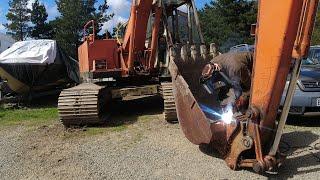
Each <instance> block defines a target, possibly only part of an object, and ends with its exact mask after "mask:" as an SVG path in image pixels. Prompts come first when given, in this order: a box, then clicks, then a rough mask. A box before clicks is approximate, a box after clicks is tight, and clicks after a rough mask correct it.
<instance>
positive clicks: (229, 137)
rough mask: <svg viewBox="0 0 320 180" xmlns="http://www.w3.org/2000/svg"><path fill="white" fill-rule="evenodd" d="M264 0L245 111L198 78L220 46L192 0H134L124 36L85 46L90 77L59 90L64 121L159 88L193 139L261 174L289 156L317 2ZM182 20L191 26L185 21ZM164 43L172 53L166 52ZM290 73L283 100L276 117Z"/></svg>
mask: <svg viewBox="0 0 320 180" xmlns="http://www.w3.org/2000/svg"><path fill="white" fill-rule="evenodd" d="M258 2H259V13H258V22H257V24H256V26H255V27H256V28H254V30H255V31H254V34H255V36H256V43H255V55H254V57H255V59H254V67H253V74H252V87H251V95H250V103H249V104H250V105H249V108H247V110H246V113H240V112H228V113H227V114H223V112H221V111H220V110H219V109H220V105H219V103H218V102H217V101H216V99H217V97H215V95H214V94H210V93H208V91H206V90H205V88H203V86H202V85H201V84H200V82H199V79H200V77H201V72H202V69H203V67H204V66H205V65H206V64H208V63H209V61H210V60H211V59H212V58H213V57H214V56H215V55H216V54H217V53H216V51H215V47H214V45H212V46H211V45H210V50H209V51H208V50H207V47H206V45H205V42H204V38H203V36H202V33H201V26H200V22H199V18H198V14H197V10H196V7H195V2H194V0H133V1H132V7H131V16H130V19H129V22H128V25H127V29H126V33H125V36H124V38H123V42H119V41H117V40H115V39H104V40H97V39H96V38H95V32H93V33H92V34H91V35H89V36H86V37H85V41H84V43H83V44H82V45H81V46H80V47H79V61H80V72H81V76H82V79H83V82H84V83H82V84H80V85H79V86H76V87H74V88H71V89H67V90H64V91H63V92H62V93H61V95H60V97H59V107H58V108H59V115H60V119H61V121H62V122H63V124H64V125H66V126H73V125H92V124H100V123H103V122H104V121H105V116H104V114H105V112H107V111H109V110H110V109H111V108H112V104H111V103H110V101H111V99H114V98H123V97H125V96H127V95H133V96H135V95H136V96H140V95H154V94H157V93H161V94H163V97H164V102H165V103H164V104H165V117H166V119H167V120H171V119H172V118H175V116H176V115H178V119H179V123H180V125H181V128H182V130H183V132H184V134H185V136H186V137H187V139H188V140H190V142H192V143H194V144H196V145H209V146H212V147H214V148H215V149H216V150H218V151H219V152H220V153H221V154H222V155H223V157H224V159H225V161H226V162H227V165H228V166H229V167H230V168H231V169H233V170H235V169H237V168H249V167H250V168H254V170H255V171H257V172H259V173H261V172H265V171H270V170H273V169H276V168H277V167H278V166H280V165H281V163H282V160H283V159H284V156H283V155H282V154H281V153H280V152H279V149H278V148H279V143H280V139H281V136H282V132H283V129H284V125H285V123H286V119H287V115H288V111H289V108H290V104H291V100H292V97H293V93H294V89H295V86H296V81H297V78H298V76H299V71H300V66H301V59H302V58H304V57H306V56H307V53H308V49H309V45H310V39H311V34H312V30H313V26H314V22H315V16H316V11H317V7H318V0H281V1H279V0H259V1H258ZM181 5H186V6H187V13H184V12H181V11H179V10H178V8H179V7H180V6H181ZM184 18H186V19H187V20H185V19H184ZM183 22H185V23H187V24H186V25H185V26H184V25H181V24H182V23H183ZM90 24H91V25H92V27H94V22H93V21H92V22H90V23H89V24H87V25H86V27H89V26H90ZM182 28H184V30H185V31H187V32H183V31H182ZM181 32H183V33H181ZM183 35H185V36H186V37H182V36H183ZM163 44H165V45H166V49H167V51H166V53H163V54H164V55H163V54H162V55H161V48H160V47H161V45H163ZM160 57H162V58H160ZM163 57H165V58H163ZM292 59H294V68H293V70H292V72H291V73H290V69H291V67H292V65H291V64H292V63H291V62H292ZM168 65H169V66H168ZM168 69H169V71H170V74H169V73H168ZM289 75H290V77H291V81H290V85H289V88H288V92H287V97H286V101H285V105H284V108H283V111H282V115H281V118H280V120H279V121H277V120H276V119H277V112H278V108H279V105H280V100H281V95H282V92H283V91H284V89H285V84H286V79H287V77H288V76H289ZM171 80H172V83H171ZM161 85H162V86H161ZM161 87H162V88H161ZM203 107H206V109H204V108H203ZM213 115H214V116H213Z"/></svg>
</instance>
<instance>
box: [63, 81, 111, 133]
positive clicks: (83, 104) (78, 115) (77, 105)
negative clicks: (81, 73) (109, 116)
mask: <svg viewBox="0 0 320 180" xmlns="http://www.w3.org/2000/svg"><path fill="white" fill-rule="evenodd" d="M103 90H104V87H101V86H98V85H96V84H92V83H84V84H80V85H78V86H76V87H73V88H70V89H66V90H64V91H62V92H61V94H60V96H59V100H58V110H59V117H60V121H61V122H62V124H63V125H64V126H65V127H72V126H90V125H98V124H103V123H104V120H103V118H102V117H101V114H102V113H101V112H102V111H101V108H102V106H103V103H104V100H105V99H104V98H102V97H104V94H103Z"/></svg>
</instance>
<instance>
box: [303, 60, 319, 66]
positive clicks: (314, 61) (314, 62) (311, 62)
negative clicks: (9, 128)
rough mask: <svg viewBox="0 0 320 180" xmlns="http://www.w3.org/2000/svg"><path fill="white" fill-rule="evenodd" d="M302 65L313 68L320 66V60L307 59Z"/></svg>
mask: <svg viewBox="0 0 320 180" xmlns="http://www.w3.org/2000/svg"><path fill="white" fill-rule="evenodd" d="M302 65H306V66H312V65H320V63H319V60H318V59H314V58H307V59H304V60H303V61H302Z"/></svg>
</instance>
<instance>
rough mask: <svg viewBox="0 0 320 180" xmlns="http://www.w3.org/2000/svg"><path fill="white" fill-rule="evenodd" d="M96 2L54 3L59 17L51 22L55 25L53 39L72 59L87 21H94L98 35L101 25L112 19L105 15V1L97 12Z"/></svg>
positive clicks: (61, 0) (64, 1)
mask: <svg viewBox="0 0 320 180" xmlns="http://www.w3.org/2000/svg"><path fill="white" fill-rule="evenodd" d="M96 2H97V0H57V1H56V3H57V5H58V10H59V12H60V14H61V16H60V17H58V18H57V19H56V20H55V22H53V24H55V28H54V31H55V33H56V35H55V39H56V40H57V41H58V42H59V44H60V45H61V47H62V48H63V49H64V50H65V51H66V52H67V53H68V54H69V55H70V56H72V57H74V58H76V57H77V48H78V46H79V45H80V44H81V40H82V37H83V36H84V34H83V26H84V25H85V24H86V23H87V22H88V21H89V20H95V21H96V28H97V31H96V33H99V31H100V30H101V27H102V24H103V23H105V22H107V21H108V20H109V19H110V18H111V17H112V15H109V14H107V13H106V11H107V9H108V8H109V6H108V4H107V1H104V3H103V4H102V5H100V6H99V8H98V10H97V9H96V8H95V5H96Z"/></svg>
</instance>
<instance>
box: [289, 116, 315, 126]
mask: <svg viewBox="0 0 320 180" xmlns="http://www.w3.org/2000/svg"><path fill="white" fill-rule="evenodd" d="M287 124H288V125H294V126H302V127H320V116H309V117H302V116H289V117H288V121H287Z"/></svg>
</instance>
